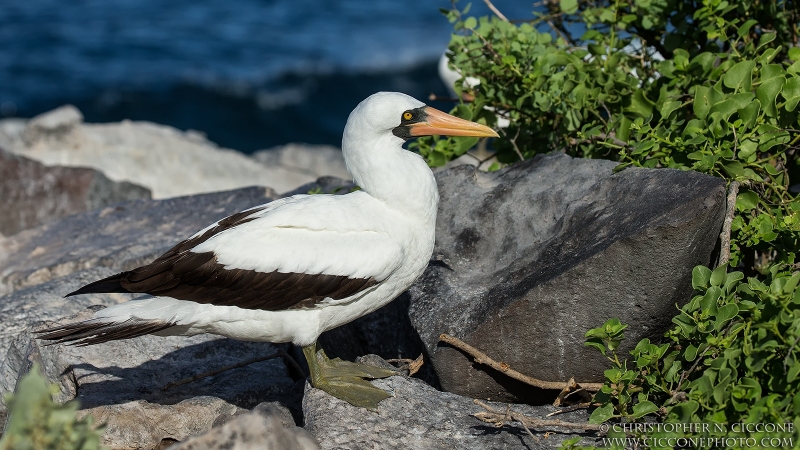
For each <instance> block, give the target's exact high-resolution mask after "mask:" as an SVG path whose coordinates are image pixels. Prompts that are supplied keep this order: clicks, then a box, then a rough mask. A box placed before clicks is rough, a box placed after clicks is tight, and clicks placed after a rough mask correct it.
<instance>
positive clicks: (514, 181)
mask: <svg viewBox="0 0 800 450" xmlns="http://www.w3.org/2000/svg"><path fill="white" fill-rule="evenodd" d="M614 166H615V163H613V162H610V161H599V160H581V159H572V158H570V157H568V156H565V155H561V154H556V155H550V156H545V157H541V158H536V159H535V160H531V161H526V162H523V163H520V164H516V165H514V166H511V167H510V168H508V169H506V170H502V171H498V172H495V173H485V172H477V171H475V170H474V169H473V168H470V167H468V166H461V167H457V168H454V169H452V170H449V171H445V172H442V173H440V174H438V176H437V180H438V182H439V190H440V194H441V198H442V200H441V203H440V208H439V216H438V219H437V230H436V240H437V242H436V249H435V250H434V252H435V254H438V255H441V256H442V258H443V259H444V261H445V262H446V263H447V264H448V265H449V266H450V268H446V267H436V266H434V267H429V268H428V270H427V271H426V272H425V274H424V275H423V276H422V277H421V278H420V279H419V280H418V281H417V283H416V284H414V286H413V287H412V288H411V289H410V290H409V294H410V296H411V302H410V310H409V315H410V318H411V322H412V323H413V324H414V326H415V328H416V330H417V332H418V333H419V336H420V337H421V339H422V342H423V343H424V344H425V346H426V349H427V351H428V352H429V354H430V355H431V356H432V360H433V364H434V367H435V369H436V373H437V375H438V377H439V381H440V382H441V385H442V387H443V388H444V389H445V390H447V391H450V392H455V393H458V394H461V395H465V396H469V397H473V398H491V399H493V400H501V401H526V402H542V401H545V400H548V399H549V398H548V397H549V396H550V395H551V394H549V393H541V392H537V391H536V390H533V389H530V388H528V387H527V386H524V385H521V383H516V382H513V381H511V380H509V379H507V377H505V376H502V375H501V374H498V373H496V372H493V371H492V370H491V369H488V368H484V367H475V366H474V365H473V364H472V362H471V360H470V359H469V358H468V357H466V356H465V355H464V354H462V353H461V352H459V351H457V350H455V349H453V348H450V347H447V346H440V345H438V336H439V335H440V333H448V334H451V335H453V336H456V337H458V338H460V339H463V340H464V341H466V342H467V343H469V344H471V345H473V346H475V347H477V348H479V349H480V350H482V351H484V352H486V353H487V354H488V355H490V356H491V357H492V358H495V359H496V360H499V361H503V362H505V363H508V364H510V365H511V366H512V367H513V368H515V369H516V370H518V371H520V372H523V373H526V374H528V375H530V376H533V377H536V378H539V379H543V380H548V381H560V380H564V381H566V380H568V379H569V378H570V377H573V376H574V377H575V378H576V380H578V381H579V382H580V381H584V382H589V381H601V380H602V373H603V370H604V369H605V368H607V361H605V359H604V357H603V356H602V355H600V353H599V352H597V351H596V350H593V349H590V348H587V347H585V346H584V345H583V342H584V333H585V332H586V331H587V330H588V329H590V328H593V327H596V326H599V325H601V324H602V323H603V322H604V321H605V320H606V319H608V318H612V317H618V318H619V319H620V320H622V321H623V322H626V323H628V324H629V325H630V326H629V328H628V329H627V331H626V333H625V334H626V340H625V341H624V343H623V346H622V347H621V349H620V352H621V354H623V355H624V354H626V353H627V351H629V350H630V349H631V348H632V346H634V345H635V344H636V343H637V342H638V341H639V340H640V339H642V338H645V337H649V338H651V339H653V338H658V337H660V336H661V335H662V334H663V332H664V331H665V329H666V328H667V327H669V325H670V320H671V318H672V317H673V316H674V314H675V304H676V303H677V304H683V303H685V302H686V301H688V300H689V299H690V298H691V295H692V292H693V291H692V287H691V271H692V268H693V267H694V266H695V265H698V264H708V263H709V261H710V260H711V256H712V251H713V250H714V247H715V244H716V241H717V236H718V234H719V232H720V229H721V225H722V220H723V215H724V212H725V202H724V200H725V183H724V181H723V180H721V179H718V178H714V177H710V176H706V175H702V174H699V173H696V172H681V171H677V170H667V169H658V170H647V169H627V170H624V171H622V172H619V173H616V174H612V169H613V168H614Z"/></svg>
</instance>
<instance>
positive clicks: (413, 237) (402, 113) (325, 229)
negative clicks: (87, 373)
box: [40, 92, 496, 405]
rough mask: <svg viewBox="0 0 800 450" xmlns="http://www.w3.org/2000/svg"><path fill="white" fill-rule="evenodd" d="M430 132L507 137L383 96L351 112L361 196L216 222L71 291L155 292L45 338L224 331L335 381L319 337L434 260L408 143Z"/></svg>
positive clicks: (318, 198) (289, 204) (353, 164)
mask: <svg viewBox="0 0 800 450" xmlns="http://www.w3.org/2000/svg"><path fill="white" fill-rule="evenodd" d="M428 134H446V135H467V136H492V135H494V136H496V134H494V132H493V131H492V130H491V129H489V128H488V127H485V126H483V125H479V124H475V123H472V122H467V121H464V120H461V119H457V118H455V117H453V116H450V115H447V114H445V113H442V112H441V111H437V110H435V109H433V108H429V107H426V106H425V105H424V104H423V103H422V102H419V101H417V100H415V99H413V98H411V97H409V96H407V95H404V94H399V93H391V92H382V93H378V94H374V95H372V96H370V97H369V98H367V99H366V100H364V101H363V102H361V103H360V104H359V105H358V106H357V107H356V109H355V110H354V111H353V112H352V113H351V114H350V117H349V118H348V121H347V125H346V127H345V130H344V136H343V139H342V152H343V155H344V158H345V162H346V164H347V167H348V169H349V170H350V172H351V174H352V175H353V178H354V179H355V181H356V183H357V184H358V185H359V186H360V187H361V190H360V191H357V192H353V193H349V194H346V195H340V196H336V195H296V196H294V197H290V198H286V199H281V200H277V201H274V202H271V203H268V204H266V205H261V206H258V207H255V208H251V209H249V210H246V211H243V212H241V213H238V214H235V215H233V216H230V217H228V218H226V219H223V220H221V221H219V222H217V223H214V224H212V225H210V226H208V227H206V228H205V229H203V230H201V231H199V232H198V233H196V234H195V235H193V236H192V237H190V238H189V239H187V240H185V241H183V242H181V243H179V244H178V245H177V246H176V247H174V248H173V249H172V250H170V251H168V252H167V253H165V254H164V255H162V256H161V257H160V258H159V259H157V260H156V261H154V262H153V263H151V264H149V265H146V266H142V267H140V268H138V269H134V270H132V271H129V272H123V273H121V274H117V275H115V276H112V277H109V278H106V279H104V280H99V281H97V282H95V283H92V284H90V285H87V286H85V287H83V288H81V289H80V290H78V291H76V292H74V293H72V294H70V295H77V294H82V293H89V292H140V293H148V294H152V296H146V297H143V298H139V299H135V300H132V301H129V302H127V303H123V304H119V305H115V306H112V307H109V308H106V309H103V310H100V311H98V312H96V313H95V315H94V317H93V318H92V319H90V320H88V321H85V322H80V323H76V324H67V325H62V326H59V327H55V328H52V329H49V330H44V331H42V332H41V336H40V337H41V338H42V339H50V340H55V341H57V342H71V343H77V344H87V345H88V344H95V343H101V342H105V341H108V340H112V339H123V338H130V337H135V336H140V335H142V334H158V335H193V334H198V333H214V334H219V335H223V336H228V337H231V338H235V339H241V340H248V341H269V342H293V343H295V344H297V345H301V346H304V347H305V348H306V349H307V348H312V350H309V352H310V353H306V357H307V358H310V359H309V365H310V366H314V367H312V381H313V380H316V381H314V383H315V385H325V382H324V374H321V373H322V372H319V373H317V372H316V371H322V369H324V367H323V368H322V369H320V368H317V367H316V366H317V363H316V362H315V361H312V359H314V356H309V355H314V353H313V347H310V346H311V345H312V344H314V343H315V342H316V340H317V338H318V337H319V335H320V334H321V333H322V332H324V331H326V330H330V329H332V328H335V327H337V326H340V325H342V324H345V323H348V322H350V321H352V320H354V319H357V318H358V317H361V316H363V315H366V314H368V313H370V312H373V311H375V310H377V309H378V308H380V307H381V306H383V305H385V304H386V303H388V302H390V301H391V300H393V299H394V298H395V297H397V296H398V295H399V294H400V293H402V292H403V291H404V290H405V289H407V288H408V287H409V286H410V285H411V284H412V283H413V282H414V280H415V279H416V278H417V277H419V276H420V275H421V274H422V272H423V271H424V270H425V268H426V267H427V265H428V262H429V259H430V256H431V253H432V251H433V244H434V229H435V221H436V210H437V203H438V199H439V196H438V191H437V187H436V180H435V179H434V177H433V174H432V173H431V171H430V169H429V168H428V166H427V164H426V163H425V161H424V160H423V159H422V158H421V157H420V156H419V155H417V154H415V153H412V152H409V151H406V150H404V149H403V148H402V144H403V142H404V141H405V140H407V139H410V138H412V137H415V136H421V135H428ZM306 349H304V350H306ZM323 357H324V355H323ZM320 361H323V360H322V359H321V360H320ZM324 361H330V360H327V359H325V360H324ZM320 364H322V363H320ZM325 364H328V363H325ZM325 364H322V365H323V366H324V365H325ZM330 364H333V363H330ZM367 372H370V371H369V370H368V371H367ZM358 373H365V372H363V371H362V372H357V374H356V375H355V376H356V377H360V376H361V377H363V376H366V375H363V374H362V375H358ZM320 374H321V375H320ZM362 381H363V380H362ZM348 383H350V384H348V386H351V387H353V386H354V389H357V390H359V389H360V390H362V392H360V394H359V395H366V398H369V399H370V400H369V401H367V402H366V403H365V402H362V400H363V398H361V397H357V396H356V397H357V398H355V399H353V398H347V397H346V396H345V397H342V398H346V399H347V400H348V401H350V402H351V403H353V404H360V405H373V404H374V403H375V401H379V399H378V400H376V397H374V394H372V393H370V391H369V388H370V386H366V387H364V386H361V385H359V383H358V382H357V381H352V380H350V381H348ZM341 385H342V384H341V383H339V386H340V387H341ZM330 389H332V390H336V389H338V388H330ZM364 389H367V390H366V391H364ZM373 389H374V388H373ZM365 392H366V394H365ZM335 395H337V396H341V395H342V394H341V392H340V391H337V394H335ZM378 397H380V396H378ZM359 402H361V403H359Z"/></svg>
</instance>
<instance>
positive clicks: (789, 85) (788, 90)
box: [781, 47, 800, 111]
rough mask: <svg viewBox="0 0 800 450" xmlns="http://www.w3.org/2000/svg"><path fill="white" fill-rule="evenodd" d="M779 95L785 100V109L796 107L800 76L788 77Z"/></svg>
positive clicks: (799, 98) (798, 98)
mask: <svg viewBox="0 0 800 450" xmlns="http://www.w3.org/2000/svg"><path fill="white" fill-rule="evenodd" d="M792 48H793V49H797V47H792ZM781 95H782V96H783V98H784V99H785V100H786V105H784V107H785V108H786V110H787V111H794V109H795V107H797V102H798V101H800V77H797V76H795V77H791V78H789V79H788V80H787V81H786V84H784V85H783V90H782V91H781Z"/></svg>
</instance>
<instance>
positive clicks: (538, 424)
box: [473, 400, 600, 436]
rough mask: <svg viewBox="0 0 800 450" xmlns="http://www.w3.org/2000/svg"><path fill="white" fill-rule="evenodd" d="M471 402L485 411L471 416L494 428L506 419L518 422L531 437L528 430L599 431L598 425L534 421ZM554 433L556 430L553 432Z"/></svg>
mask: <svg viewBox="0 0 800 450" xmlns="http://www.w3.org/2000/svg"><path fill="white" fill-rule="evenodd" d="M473 402H474V403H475V404H476V405H478V406H480V407H481V408H483V409H485V410H486V411H481V412H479V413H475V414H473V416H474V417H475V418H476V419H478V420H480V421H482V422H486V423H491V424H494V425H495V426H496V427H501V426H503V425H505V423H506V422H507V420H508V419H511V420H512V421H514V422H518V423H520V424H522V426H523V427H525V429H526V430H527V431H528V434H530V435H531V436H533V433H531V431H530V428H534V429H542V428H549V429H552V428H554V427H561V428H569V429H573V430H582V431H600V425H597V424H593V423H575V422H565V421H563V420H558V419H549V420H548V419H536V418H534V417H529V416H526V415H525V414H521V413H518V412H514V411H511V410H508V411H505V412H504V411H500V410H499V409H495V408H492V407H491V406H489V405H487V404H486V403H483V402H482V401H480V400H473ZM553 431H556V430H553Z"/></svg>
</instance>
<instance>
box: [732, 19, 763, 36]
mask: <svg viewBox="0 0 800 450" xmlns="http://www.w3.org/2000/svg"><path fill="white" fill-rule="evenodd" d="M757 23H758V21H757V20H754V19H750V20H748V21H747V22H745V23H743V24H742V26H740V27H739V29H737V30H736V34H738V35H739V37H744V36H746V35H747V33H749V32H750V28H752V27H753V25H755V24H757Z"/></svg>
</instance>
